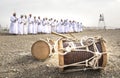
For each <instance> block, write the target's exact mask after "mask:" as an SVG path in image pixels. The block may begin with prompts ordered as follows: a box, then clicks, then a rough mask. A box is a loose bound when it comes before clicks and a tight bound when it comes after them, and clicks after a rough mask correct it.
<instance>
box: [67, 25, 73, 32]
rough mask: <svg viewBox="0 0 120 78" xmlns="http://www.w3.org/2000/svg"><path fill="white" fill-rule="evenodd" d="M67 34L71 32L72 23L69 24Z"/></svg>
mask: <svg viewBox="0 0 120 78" xmlns="http://www.w3.org/2000/svg"><path fill="white" fill-rule="evenodd" d="M68 32H73V26H72V23H69V31H68Z"/></svg>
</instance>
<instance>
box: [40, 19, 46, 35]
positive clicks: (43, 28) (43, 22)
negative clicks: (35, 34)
mask: <svg viewBox="0 0 120 78" xmlns="http://www.w3.org/2000/svg"><path fill="white" fill-rule="evenodd" d="M45 28H46V22H45V20H43V21H42V26H41V29H42V33H45Z"/></svg>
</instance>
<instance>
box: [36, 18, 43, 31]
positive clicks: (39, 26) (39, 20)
mask: <svg viewBox="0 0 120 78" xmlns="http://www.w3.org/2000/svg"><path fill="white" fill-rule="evenodd" d="M37 24H38V29H37V31H38V33H42V29H43V28H42V20H41V19H40V16H38V19H37Z"/></svg>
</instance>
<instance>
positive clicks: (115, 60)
mask: <svg viewBox="0 0 120 78" xmlns="http://www.w3.org/2000/svg"><path fill="white" fill-rule="evenodd" d="M65 35H68V34H65ZM73 35H74V36H75V37H77V38H79V39H80V38H81V37H84V36H89V37H94V36H102V37H103V38H104V39H105V40H106V46H107V52H108V55H109V57H108V62H107V65H106V67H105V69H104V70H102V71H95V70H87V71H79V72H72V73H65V74H62V73H60V72H59V70H58V58H57V55H55V56H53V57H50V58H48V59H46V60H45V61H43V60H39V61H38V60H36V59H35V58H34V57H33V56H32V54H31V46H32V44H33V43H34V42H36V41H37V40H40V39H46V38H50V39H53V40H57V39H58V38H60V37H59V36H56V35H53V34H38V35H9V34H7V33H6V32H0V78H120V30H106V31H105V30H84V31H83V32H80V33H73Z"/></svg>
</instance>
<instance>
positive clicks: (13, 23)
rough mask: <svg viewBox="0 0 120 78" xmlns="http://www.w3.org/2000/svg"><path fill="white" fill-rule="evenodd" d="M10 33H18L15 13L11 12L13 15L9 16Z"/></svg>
mask: <svg viewBox="0 0 120 78" xmlns="http://www.w3.org/2000/svg"><path fill="white" fill-rule="evenodd" d="M10 21H11V23H10V29H9V33H10V34H18V18H17V17H16V13H13V16H11V17H10Z"/></svg>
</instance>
